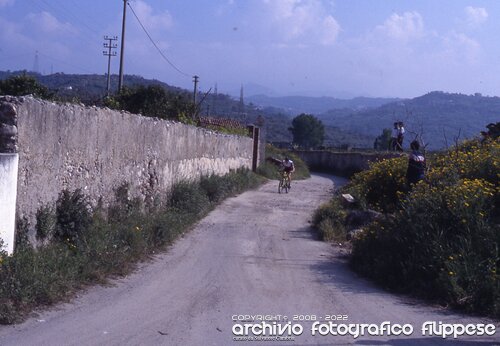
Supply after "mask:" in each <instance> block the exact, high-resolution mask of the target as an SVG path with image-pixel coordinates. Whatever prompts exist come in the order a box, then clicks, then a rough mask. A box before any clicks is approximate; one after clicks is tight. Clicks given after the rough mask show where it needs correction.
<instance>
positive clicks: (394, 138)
mask: <svg viewBox="0 0 500 346" xmlns="http://www.w3.org/2000/svg"><path fill="white" fill-rule="evenodd" d="M398 134H399V127H398V123H397V122H395V123H394V128H393V129H392V132H391V143H390V144H389V148H391V150H392V151H396V147H397V145H398Z"/></svg>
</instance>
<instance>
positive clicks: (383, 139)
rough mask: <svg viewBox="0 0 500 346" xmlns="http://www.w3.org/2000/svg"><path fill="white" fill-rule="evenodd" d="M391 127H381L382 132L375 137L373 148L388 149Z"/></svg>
mask: <svg viewBox="0 0 500 346" xmlns="http://www.w3.org/2000/svg"><path fill="white" fill-rule="evenodd" d="M391 133H392V131H391V129H383V130H382V134H381V135H380V136H378V137H377V138H376V139H375V143H373V149H376V150H389V148H390V146H391Z"/></svg>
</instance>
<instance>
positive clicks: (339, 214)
mask: <svg viewBox="0 0 500 346" xmlns="http://www.w3.org/2000/svg"><path fill="white" fill-rule="evenodd" d="M499 157H500V139H499V138H498V137H496V138H495V137H494V136H489V139H487V140H483V141H479V140H475V141H468V142H464V143H463V144H461V145H459V146H458V147H456V148H453V149H450V150H448V151H446V152H442V153H438V154H435V155H433V156H432V157H430V158H428V162H429V165H430V167H431V168H430V170H429V172H428V173H427V176H426V179H425V180H424V181H421V182H419V183H418V184H417V185H415V186H414V187H413V189H411V190H409V189H408V188H407V186H406V184H405V173H406V165H407V162H406V159H405V158H396V159H391V160H385V161H382V162H378V163H375V164H373V165H372V166H371V168H370V169H369V170H367V171H365V172H362V173H359V174H357V175H355V176H354V178H353V179H352V180H351V182H350V183H349V184H348V185H347V186H346V187H345V188H344V189H343V190H342V193H350V194H351V195H353V196H354V197H355V199H356V201H357V202H356V204H355V205H353V206H351V207H345V206H344V205H345V204H342V202H341V201H342V198H341V197H340V196H337V197H335V199H334V200H333V201H332V202H331V203H330V204H328V205H325V206H322V207H321V208H320V209H319V210H318V211H317V212H316V216H315V218H314V224H315V225H316V226H317V227H318V228H319V229H320V230H321V232H323V233H325V235H324V238H326V239H335V237H339V236H340V237H342V234H343V236H344V237H347V234H346V233H345V232H346V224H347V222H346V220H347V218H348V215H349V214H350V213H353V210H358V211H359V210H361V211H363V210H364V211H366V210H376V211H378V212H381V213H382V214H380V215H382V216H381V217H378V218H376V219H375V220H373V221H371V222H368V223H367V224H366V225H365V226H364V227H363V230H362V231H360V232H356V233H355V234H354V235H353V239H352V256H351V264H352V266H353V268H354V269H355V270H356V271H358V272H359V273H362V274H363V275H365V276H367V277H369V278H371V279H373V280H375V281H377V282H378V283H380V284H381V285H383V286H385V287H387V288H391V289H394V290H397V291H400V292H407V293H412V294H415V295H417V296H419V297H424V298H428V299H431V300H435V301H438V302H441V303H443V304H446V305H451V306H453V307H457V308H462V309H464V310H465V311H468V312H474V313H483V314H487V315H491V316H495V317H499V316H500V280H499V279H500V277H499V275H498V273H499V270H500V254H499V248H500V186H499V181H500V161H499V159H498V158H499ZM330 228H331V229H330ZM327 233H328V234H327ZM329 234H335V236H331V235H329Z"/></svg>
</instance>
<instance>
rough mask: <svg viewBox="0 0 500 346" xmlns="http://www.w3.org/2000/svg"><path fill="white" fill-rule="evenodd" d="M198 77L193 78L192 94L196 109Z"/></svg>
mask: <svg viewBox="0 0 500 346" xmlns="http://www.w3.org/2000/svg"><path fill="white" fill-rule="evenodd" d="M199 78H200V77H198V76H193V82H194V92H193V103H194V106H195V107H196V94H197V93H198V79H199Z"/></svg>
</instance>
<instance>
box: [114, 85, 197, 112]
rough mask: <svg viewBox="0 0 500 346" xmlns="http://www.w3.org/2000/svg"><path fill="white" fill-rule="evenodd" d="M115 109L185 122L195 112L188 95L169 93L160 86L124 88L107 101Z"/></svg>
mask: <svg viewBox="0 0 500 346" xmlns="http://www.w3.org/2000/svg"><path fill="white" fill-rule="evenodd" d="M105 104H106V105H107V106H108V107H110V108H113V109H118V110H126V111H128V112H130V113H134V114H142V115H144V116H147V117H158V118H160V119H174V120H183V119H184V118H189V117H190V116H192V114H193V112H194V108H193V104H192V102H191V100H190V98H189V95H188V94H187V93H179V92H174V91H168V90H167V89H165V88H164V87H162V86H160V85H149V86H137V87H134V88H124V89H123V90H122V92H121V93H119V94H118V95H116V96H111V97H109V98H106V99H105Z"/></svg>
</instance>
